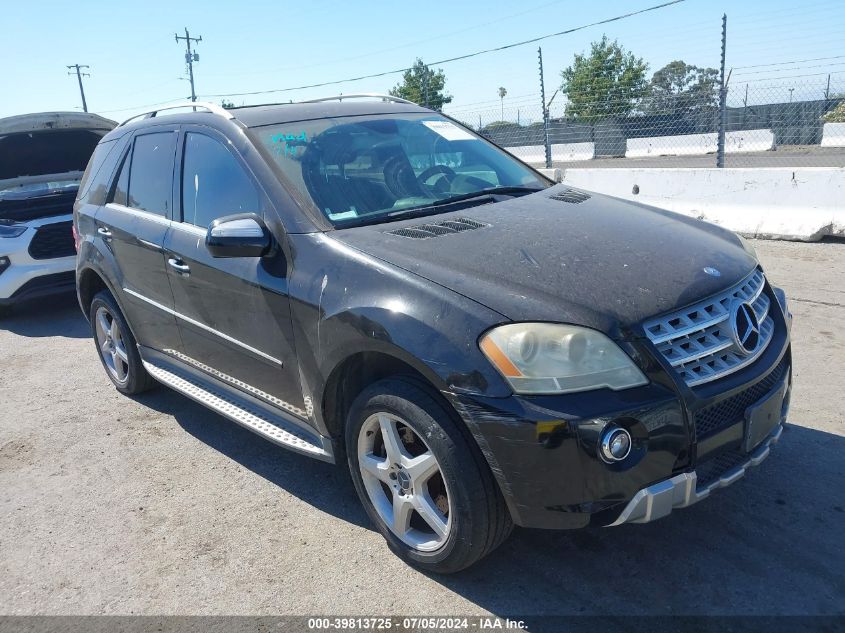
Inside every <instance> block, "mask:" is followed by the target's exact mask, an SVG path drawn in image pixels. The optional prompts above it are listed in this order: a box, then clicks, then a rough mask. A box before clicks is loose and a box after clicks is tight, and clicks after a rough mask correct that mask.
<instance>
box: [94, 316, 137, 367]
mask: <svg viewBox="0 0 845 633" xmlns="http://www.w3.org/2000/svg"><path fill="white" fill-rule="evenodd" d="M94 319H95V329H96V333H97V347H98V348H99V350H100V356H102V357H103V363H105V365H106V369H108V371H109V373H110V374H111V375H112V377H113V378H114V379H115V380H116V381H117V382H118V383H120V384H123V383H125V382H126V381H127V379H128V378H129V355H128V354H127V353H126V344H125V343H124V340H123V333H122V332H121V330H120V323H118V321H117V319H115V318H114V315H113V314H112V313H111V312H109V311H108V310H107V309H106V308H105V307H102V306H101V307H100V308H98V309H97V313H96V315H95V317H94Z"/></svg>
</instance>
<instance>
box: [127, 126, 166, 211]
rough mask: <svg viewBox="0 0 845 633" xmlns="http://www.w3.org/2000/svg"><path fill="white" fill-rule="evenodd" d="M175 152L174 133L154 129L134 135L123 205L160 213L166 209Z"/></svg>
mask: <svg viewBox="0 0 845 633" xmlns="http://www.w3.org/2000/svg"><path fill="white" fill-rule="evenodd" d="M175 152H176V133H175V132H155V133H153V134H143V135H141V136H137V137H135V145H134V146H133V148H132V162H131V167H130V170H129V202H128V205H127V206H130V207H133V208H135V209H141V210H143V211H149V212H150V213H156V214H158V215H164V216H166V215H167V214H168V213H169V212H170V206H171V200H172V192H173V157H174V154H175Z"/></svg>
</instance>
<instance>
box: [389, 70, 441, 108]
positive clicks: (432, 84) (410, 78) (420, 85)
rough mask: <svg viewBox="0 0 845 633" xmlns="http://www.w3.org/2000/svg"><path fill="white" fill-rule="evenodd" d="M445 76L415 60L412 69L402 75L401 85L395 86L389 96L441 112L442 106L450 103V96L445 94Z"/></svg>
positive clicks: (439, 71)
mask: <svg viewBox="0 0 845 633" xmlns="http://www.w3.org/2000/svg"><path fill="white" fill-rule="evenodd" d="M445 87H446V75H445V74H444V73H443V70H441V69H439V68H438V69H437V70H436V71H434V70H431V68H429V67H428V66H426V65H425V64H424V63H423V61H422V60H421V59H419V58H417V61H415V62H414V65H413V67H411V68H410V69H409V70H406V71H405V74H404V75H402V83H398V84H396V85H395V86H394V87H393V88H392V89H391V90H390V94H391V95H393V96H394V97H401V98H402V99H407V100H408V101H413V102H414V103H419V104H421V105H425V106H427V107H429V108H433V109H435V110H442V109H443V105H444V104H446V103H451V101H452V95H448V94H446V92H445V90H444V89H445Z"/></svg>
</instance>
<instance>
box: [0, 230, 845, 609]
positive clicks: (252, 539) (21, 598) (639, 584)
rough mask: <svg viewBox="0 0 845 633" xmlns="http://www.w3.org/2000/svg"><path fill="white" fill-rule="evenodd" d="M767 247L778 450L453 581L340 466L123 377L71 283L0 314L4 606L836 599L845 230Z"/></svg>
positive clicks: (521, 543) (844, 461) (502, 552)
mask: <svg viewBox="0 0 845 633" xmlns="http://www.w3.org/2000/svg"><path fill="white" fill-rule="evenodd" d="M756 246H757V249H758V252H759V253H760V256H761V258H762V259H763V261H764V263H765V264H766V266H767V269H768V271H769V277H770V278H771V279H772V280H773V281H774V282H776V283H777V284H779V285H782V286H783V287H785V288H786V290H787V292H788V294H789V296H790V297H791V300H792V304H791V306H792V310H793V312H794V314H795V326H794V330H793V339H794V359H795V360H794V362H795V373H794V376H795V382H796V388H795V392H794V395H793V400H792V413H791V425H790V426H789V428H788V431H787V432H786V433H784V436H783V439H782V441H781V443H780V444H779V445H778V446H777V447H776V448H775V450H774V451H773V453H772V455H771V457H770V458H769V459H768V460H767V461H766V462H764V463H763V465H761V466H760V467H759V468H758V469H756V470H754V471H753V472H751V473H750V474H749V475H748V476H747V477H746V478H745V479H744V480H742V481H741V482H739V483H737V484H736V485H734V486H732V487H731V488H728V489H726V490H722V491H720V492H719V493H718V494H716V495H714V496H713V497H712V498H710V499H708V500H706V501H705V502H703V503H700V504H698V505H696V506H693V507H691V508H689V509H687V510H684V511H682V512H677V513H675V514H673V515H672V516H670V517H668V518H666V519H664V520H661V521H658V522H655V523H653V524H648V525H639V526H638V525H632V526H623V527H618V528H612V529H593V530H586V531H579V532H543V531H531V530H517V531H516V532H515V533H514V535H513V536H512V537H511V539H510V540H509V541H508V542H507V543H505V545H504V546H503V547H502V548H501V549H499V550H498V551H497V552H495V553H494V554H493V555H492V556H491V557H490V558H488V559H487V560H486V561H484V562H483V563H481V564H480V565H478V566H477V567H475V568H473V569H471V570H469V571H467V572H465V573H463V574H460V575H457V576H452V577H446V578H439V577H432V576H427V575H424V574H421V573H419V572H417V571H415V570H413V569H411V568H409V567H407V566H405V565H404V564H403V563H401V562H400V561H399V559H397V558H395V557H394V556H392V555H391V554H390V553H389V552H388V550H387V548H386V547H385V544H384V542H383V540H382V538H381V537H380V536H379V535H377V534H376V533H375V532H373V531H372V530H371V529H370V528H369V527H368V526H367V522H366V517H365V515H364V512H363V511H362V510H361V508H360V507H359V505H358V501H357V499H356V498H355V496H354V491H353V489H352V486H351V483H350V481H349V479H348V477H347V476H346V475H345V474H344V472H343V469H342V468H337V467H333V466H330V465H327V464H323V463H320V462H317V461H311V460H309V459H307V458H305V457H301V456H299V455H296V454H293V453H289V452H287V451H285V450H283V449H281V448H277V447H275V446H274V445H272V444H270V443H268V442H266V441H264V440H263V439H261V438H259V437H257V436H255V435H252V434H251V433H249V432H247V431H245V430H243V429H241V428H240V427H238V426H237V425H235V424H234V423H230V422H228V421H226V420H224V419H223V418H221V417H219V416H217V415H215V414H212V413H210V412H208V411H206V410H205V409H203V408H201V407H200V406H199V405H196V404H194V403H193V402H191V401H190V400H188V399H186V398H184V397H182V396H180V395H178V394H176V393H174V392H172V391H169V390H167V389H164V388H161V389H158V390H157V391H155V392H152V393H148V394H145V395H143V396H142V397H138V398H135V399H129V398H125V397H123V396H121V395H120V394H119V393H118V392H117V391H115V390H114V389H113V388H112V386H111V384H110V383H109V381H108V380H107V378H106V376H105V373H104V371H103V369H102V367H101V366H100V363H99V361H98V360H97V358H96V356H95V351H94V347H93V344H92V342H91V340H90V338H89V331H88V326H87V323H86V322H85V321H84V320H83V318H82V316H81V314H80V313H79V309H78V307H77V306H76V305H75V303H74V301H73V299H72V298H67V299H62V300H51V301H49V302H48V303H44V304H40V305H34V306H32V307H30V308H28V309H26V310H23V311H21V312H20V313H18V314H16V315H15V316H13V317H11V318H9V319H6V320H4V321H0V490H2V492H0V613H2V614H18V615H24V614H247V615H252V614H300V615H302V614H309V615H310V614H360V615H375V614H428V615H432V614H453V615H457V614H487V613H493V614H496V615H500V616H507V615H512V614H526V615H527V614H533V615H539V614H585V613H615V614H623V613H628V614H659V615H669V614H678V613H685V614H705V613H706V614H843V613H845V574H843V564H845V549H843V547H842V536H843V534H845V513H843V510H845V508H843V506H845V494H843V482H845V477H843V475H845V437H844V436H845V416H843V412H842V407H841V404H840V403H839V401H838V397H839V396H840V395H841V394H842V389H843V385H845V380H843V375H844V374H845V334H843V333H842V332H841V331H840V327H841V326H842V323H843V322H845V283H843V282H845V244H843V243H820V244H802V243H778V242H756ZM836 385H839V387H837V386H836Z"/></svg>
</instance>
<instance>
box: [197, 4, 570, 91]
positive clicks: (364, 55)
mask: <svg viewBox="0 0 845 633" xmlns="http://www.w3.org/2000/svg"><path fill="white" fill-rule="evenodd" d="M564 1H565V0H553V1H552V2H546V3H545V4H541V5H538V6H535V7H532V8H530V9H525V10H523V11H520V12H519V13H511V14H509V15H504V16H502V17H499V18H496V19H494V20H490V21H489V22H480V23H477V24H473V25H472V26H469V27H467V28H463V29H459V30H457V31H450V32H448V33H441V34H440V35H435V36H433V37H429V38H426V39H422V40H416V41H413V42H405V43H404V44H401V45H399V46H393V47H391V48H383V49H379V50H375V51H370V52H369V53H362V54H360V55H355V56H353V57H344V58H343V59H344V61H346V62H350V61H356V60H359V59H365V58H367V57H373V56H375V55H383V54H384V53H391V52H393V51H397V50H400V49H403V48H410V47H412V46H419V45H421V44H427V43H429V42H433V41H436V40H441V39H444V38H447V37H452V36H454V35H460V34H461V33H466V32H468V31H474V30H476V29H480V28H484V27H486V26H490V25H492V24H497V23H499V22H504V21H505V20H510V19H513V18H517V17H520V16H522V15H526V14H528V13H532V12H534V11H538V10H540V9H545V8H547V7H550V6H551V5H554V4H560V3H561V2H564ZM335 64H337V60H336V59H332V60H329V61H324V62H318V63H315V64H307V65H302V64H297V65H292V66H282V67H277V68H266V69H264V70H251V71H248V72H243V71H233V72H226V73H214V74H212V75H210V76H212V77H226V76H231V75H237V76H239V77H242V76H245V75H262V74H267V73H272V72H281V71H287V70H307V69H311V68H320V67H323V66H333V65H335Z"/></svg>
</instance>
